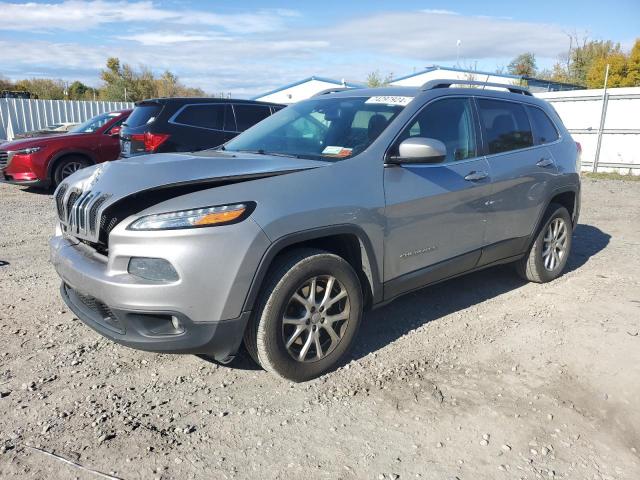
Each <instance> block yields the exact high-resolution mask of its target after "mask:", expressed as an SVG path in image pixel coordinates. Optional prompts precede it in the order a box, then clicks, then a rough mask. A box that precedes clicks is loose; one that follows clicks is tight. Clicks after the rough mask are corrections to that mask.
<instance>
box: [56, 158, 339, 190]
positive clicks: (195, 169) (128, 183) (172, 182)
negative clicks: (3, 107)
mask: <svg viewBox="0 0 640 480" xmlns="http://www.w3.org/2000/svg"><path fill="white" fill-rule="evenodd" d="M326 165H329V162H323V161H316V160H304V159H296V158H291V157H279V156H278V157H276V156H271V155H257V154H247V153H232V152H229V153H227V152H220V151H214V150H206V151H203V152H198V153H189V154H180V153H161V154H155V155H141V156H136V157H131V158H128V159H121V160H117V161H114V162H105V163H101V164H99V165H95V166H93V167H89V168H85V169H83V170H80V171H78V172H76V173H75V174H74V175H72V176H71V177H69V178H68V179H67V180H65V182H64V183H70V184H74V186H78V187H80V189H81V190H87V189H89V188H90V189H92V190H100V191H101V192H105V193H106V192H108V193H109V194H110V195H112V196H113V197H123V196H128V195H131V194H134V193H138V192H141V191H144V190H149V189H164V188H168V187H174V186H178V185H185V184H194V183H208V182H214V183H217V182H218V181H220V180H224V179H232V178H236V177H249V178H251V177H261V176H265V175H268V176H270V174H281V173H286V172H291V171H297V170H306V169H310V168H317V167H322V166H326Z"/></svg>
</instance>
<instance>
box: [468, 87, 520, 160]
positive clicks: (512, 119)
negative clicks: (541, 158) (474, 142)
mask: <svg viewBox="0 0 640 480" xmlns="http://www.w3.org/2000/svg"><path fill="white" fill-rule="evenodd" d="M478 106H479V107H480V122H481V124H482V130H483V132H484V135H485V138H486V139H487V144H488V146H489V153H501V152H508V151H511V150H518V149H521V148H527V147H531V146H533V134H532V133H531V126H530V125H529V118H528V117H527V112H526V111H525V109H524V106H523V105H522V104H520V103H515V102H503V101H501V100H488V99H484V98H483V99H478Z"/></svg>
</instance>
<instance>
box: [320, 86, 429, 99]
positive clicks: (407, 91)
mask: <svg viewBox="0 0 640 480" xmlns="http://www.w3.org/2000/svg"><path fill="white" fill-rule="evenodd" d="M419 93H420V87H401V86H394V85H390V86H388V87H373V88H368V87H360V88H353V89H347V90H341V91H339V92H332V93H329V94H327V95H331V96H334V95H336V96H341V97H353V96H357V97H384V96H397V97H402V96H406V97H415V96H417V95H418V94H419Z"/></svg>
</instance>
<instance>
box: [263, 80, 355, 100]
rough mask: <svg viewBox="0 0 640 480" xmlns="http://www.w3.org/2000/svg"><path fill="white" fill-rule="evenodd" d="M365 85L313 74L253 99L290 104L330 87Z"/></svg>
mask: <svg viewBox="0 0 640 480" xmlns="http://www.w3.org/2000/svg"><path fill="white" fill-rule="evenodd" d="M363 86H364V85H362V84H359V83H352V82H345V81H344V80H334V79H332V78H325V77H317V76H313V77H307V78H304V79H302V80H299V81H297V82H293V83H289V84H288V85H283V86H282V87H279V88H276V89H275V90H271V91H269V92H266V93H263V94H261V95H258V96H256V97H254V98H253V100H260V101H262V102H274V103H284V104H289V103H296V102H299V101H300V100H306V99H307V98H309V97H312V96H314V95H315V94H316V93H319V92H322V91H323V90H327V89H329V88H335V87H347V88H359V87H363Z"/></svg>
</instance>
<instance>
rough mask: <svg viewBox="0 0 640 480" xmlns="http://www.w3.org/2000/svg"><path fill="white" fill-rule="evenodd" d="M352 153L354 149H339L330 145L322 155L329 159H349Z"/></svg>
mask: <svg viewBox="0 0 640 480" xmlns="http://www.w3.org/2000/svg"><path fill="white" fill-rule="evenodd" d="M352 151H353V149H352V148H346V147H337V146H331V145H330V146H327V147H325V148H324V150H323V151H322V154H323V155H326V156H327V157H348V156H349V155H351V152H352Z"/></svg>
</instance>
